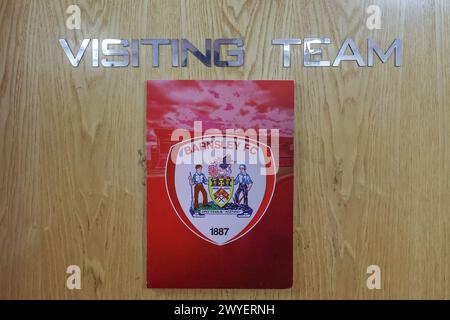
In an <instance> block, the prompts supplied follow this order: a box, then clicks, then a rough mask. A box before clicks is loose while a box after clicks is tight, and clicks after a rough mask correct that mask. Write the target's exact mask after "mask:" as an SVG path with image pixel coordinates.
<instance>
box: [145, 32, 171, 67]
mask: <svg viewBox="0 0 450 320" xmlns="http://www.w3.org/2000/svg"><path fill="white" fill-rule="evenodd" d="M141 43H142V44H150V45H151V46H152V66H153V67H155V68H158V67H159V45H166V44H170V41H169V39H142V40H141Z"/></svg>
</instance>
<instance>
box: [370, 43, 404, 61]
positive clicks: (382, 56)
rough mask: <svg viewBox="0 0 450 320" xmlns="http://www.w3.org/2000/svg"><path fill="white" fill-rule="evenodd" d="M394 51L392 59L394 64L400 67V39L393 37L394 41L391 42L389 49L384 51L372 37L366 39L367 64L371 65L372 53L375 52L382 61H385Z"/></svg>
mask: <svg viewBox="0 0 450 320" xmlns="http://www.w3.org/2000/svg"><path fill="white" fill-rule="evenodd" d="M394 51H395V59H394V65H395V66H396V67H400V66H401V65H402V42H401V40H400V39H398V38H397V39H395V40H394V42H392V44H391V46H390V47H389V49H387V51H386V53H384V52H383V50H381V49H380V47H379V46H378V44H377V43H376V42H375V41H374V40H373V39H372V38H369V39H368V41H367V66H369V67H373V53H374V52H375V53H376V54H377V56H378V58H380V60H381V62H382V63H386V61H387V60H388V59H389V57H390V56H391V55H392V53H393V52H394Z"/></svg>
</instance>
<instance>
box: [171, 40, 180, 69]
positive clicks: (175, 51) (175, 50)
mask: <svg viewBox="0 0 450 320" xmlns="http://www.w3.org/2000/svg"><path fill="white" fill-rule="evenodd" d="M170 44H171V46H172V67H178V66H179V61H180V58H179V55H180V54H179V52H180V45H179V42H178V39H172V40H170Z"/></svg>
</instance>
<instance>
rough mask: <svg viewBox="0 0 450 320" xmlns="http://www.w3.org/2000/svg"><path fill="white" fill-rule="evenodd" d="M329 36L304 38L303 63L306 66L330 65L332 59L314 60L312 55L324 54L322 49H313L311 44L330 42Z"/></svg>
mask: <svg viewBox="0 0 450 320" xmlns="http://www.w3.org/2000/svg"><path fill="white" fill-rule="evenodd" d="M330 42H331V41H330V39H329V38H305V39H303V51H304V55H303V65H304V66H305V67H329V66H330V61H321V60H312V56H322V49H311V44H313V43H318V44H330Z"/></svg>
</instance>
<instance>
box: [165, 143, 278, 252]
mask: <svg viewBox="0 0 450 320" xmlns="http://www.w3.org/2000/svg"><path fill="white" fill-rule="evenodd" d="M212 137H215V138H217V136H214V135H203V136H200V137H194V138H191V139H186V140H182V141H180V142H177V143H175V144H173V145H172V146H171V147H170V149H169V152H168V154H167V160H166V168H165V173H164V180H165V184H166V192H167V195H168V197H169V200H170V204H171V205H172V208H173V210H174V211H175V213H176V214H177V216H178V218H179V219H180V220H181V222H182V223H183V224H184V225H185V226H186V227H187V228H188V229H189V230H190V231H191V232H192V233H193V234H195V235H196V236H198V237H199V238H201V239H203V240H205V241H208V242H209V243H212V244H214V245H217V246H224V245H226V244H229V243H232V242H234V241H236V240H238V239H240V238H242V237H243V236H245V235H246V234H247V233H249V232H250V231H251V230H252V229H253V228H254V227H255V226H256V225H257V224H258V223H259V222H260V221H261V219H262V218H263V217H264V215H265V214H266V211H267V209H268V208H269V205H270V203H271V202H272V197H273V194H274V192H275V186H276V180H277V174H276V172H277V167H276V163H275V158H274V155H273V151H272V148H271V147H269V146H268V145H267V144H265V143H262V142H260V141H257V140H254V139H251V138H249V137H245V136H239V135H230V134H224V135H223V136H222V138H238V139H244V140H247V139H248V140H249V141H250V142H252V143H254V144H256V145H262V146H264V147H266V148H268V150H270V154H271V161H272V162H273V166H274V169H273V170H274V172H275V174H274V175H273V176H274V181H273V187H272V190H271V192H270V198H269V201H268V203H267V205H266V207H265V208H264V209H263V211H262V213H261V215H260V216H259V218H258V220H256V222H254V223H253V220H254V219H255V216H256V213H255V214H254V215H253V217H252V218H251V220H250V221H249V223H248V224H247V225H246V226H245V227H244V228H243V229H242V230H244V229H245V228H246V227H247V226H248V225H250V224H252V225H251V226H250V227H249V229H248V230H247V231H245V232H244V233H242V234H240V235H239V233H240V232H242V230H241V231H240V232H239V233H238V234H237V235H236V236H235V237H233V238H231V239H229V240H228V241H226V242H223V243H218V242H215V241H213V240H211V239H210V238H208V237H207V236H205V235H204V234H202V233H201V232H200V231H196V230H193V229H192V228H191V226H189V225H188V224H187V223H186V222H185V221H184V219H183V218H182V216H181V215H180V213H179V212H178V210H177V208H176V206H175V205H174V203H173V201H172V197H171V193H170V191H169V189H168V181H167V169H168V167H169V166H168V165H169V161H170V159H171V155H172V150H173V149H174V147H176V146H177V145H180V144H186V143H189V142H193V141H195V140H204V139H205V138H212ZM266 188H267V187H266ZM175 195H177V194H176V193H175ZM177 200H178V196H177ZM259 209H260V208H259ZM181 210H183V209H181ZM182 213H183V214H184V215H186V213H185V212H184V210H183V212H182ZM194 227H195V226H194Z"/></svg>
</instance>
